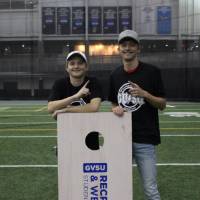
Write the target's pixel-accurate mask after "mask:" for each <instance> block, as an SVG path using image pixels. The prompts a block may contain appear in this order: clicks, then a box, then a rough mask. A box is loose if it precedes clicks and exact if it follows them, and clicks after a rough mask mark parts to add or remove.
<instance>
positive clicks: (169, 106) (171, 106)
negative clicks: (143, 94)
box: [166, 104, 176, 108]
mask: <svg viewBox="0 0 200 200" xmlns="http://www.w3.org/2000/svg"><path fill="white" fill-rule="evenodd" d="M166 107H167V108H174V107H176V106H173V105H169V104H167V105H166Z"/></svg>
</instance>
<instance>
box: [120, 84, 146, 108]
mask: <svg viewBox="0 0 200 200" xmlns="http://www.w3.org/2000/svg"><path fill="white" fill-rule="evenodd" d="M130 88H132V86H131V84H130V83H125V84H123V85H122V86H121V87H120V89H119V91H118V95H117V99H118V104H119V105H120V106H121V107H123V108H124V109H125V110H126V111H129V112H134V111H136V110H138V109H139V108H140V107H141V106H142V105H143V104H144V98H142V97H134V96H132V95H131V94H130V93H129V89H130Z"/></svg>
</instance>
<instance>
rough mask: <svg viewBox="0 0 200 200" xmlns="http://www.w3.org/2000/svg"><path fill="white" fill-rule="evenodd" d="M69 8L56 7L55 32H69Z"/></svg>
mask: <svg viewBox="0 0 200 200" xmlns="http://www.w3.org/2000/svg"><path fill="white" fill-rule="evenodd" d="M70 19H71V10H70V8H68V7H58V8H57V34H61V35H62V34H70V33H71V28H70V27H71V23H70Z"/></svg>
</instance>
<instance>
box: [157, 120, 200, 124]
mask: <svg viewBox="0 0 200 200" xmlns="http://www.w3.org/2000/svg"><path fill="white" fill-rule="evenodd" d="M160 123H163V124H164V123H200V120H199V121H189V120H188V121H161V120H160Z"/></svg>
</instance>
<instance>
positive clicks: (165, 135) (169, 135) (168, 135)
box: [160, 134, 200, 137]
mask: <svg viewBox="0 0 200 200" xmlns="http://www.w3.org/2000/svg"><path fill="white" fill-rule="evenodd" d="M160 136H161V137H200V134H196V135H195V134H194V135H193V134H191V135H190V134H187V135H186V134H180V135H175V134H162V135H160Z"/></svg>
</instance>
